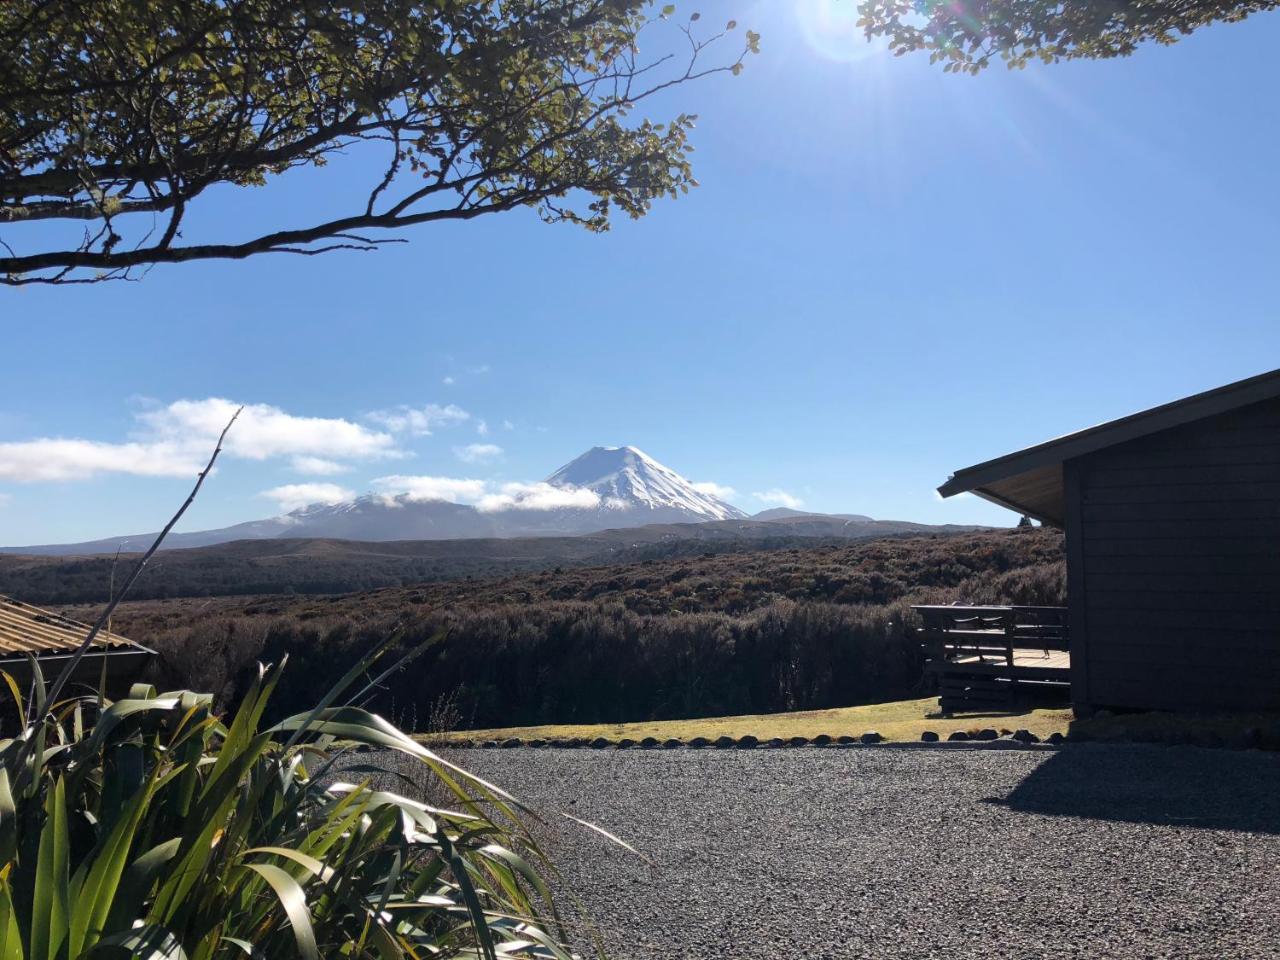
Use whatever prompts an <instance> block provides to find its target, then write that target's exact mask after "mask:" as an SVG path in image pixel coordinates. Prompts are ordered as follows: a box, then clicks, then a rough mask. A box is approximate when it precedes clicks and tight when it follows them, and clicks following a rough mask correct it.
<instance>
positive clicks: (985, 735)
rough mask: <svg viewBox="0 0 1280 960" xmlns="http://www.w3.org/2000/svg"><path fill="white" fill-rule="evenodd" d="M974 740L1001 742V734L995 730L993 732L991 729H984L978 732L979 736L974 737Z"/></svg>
mask: <svg viewBox="0 0 1280 960" xmlns="http://www.w3.org/2000/svg"><path fill="white" fill-rule="evenodd" d="M973 739H975V740H999V739H1000V734H999V733H997V732H996V731H995V730H992V729H991V728H990V727H984V728H983V729H981V730H979V731H978V732H977V734H976V735H975V736H974V738H973Z"/></svg>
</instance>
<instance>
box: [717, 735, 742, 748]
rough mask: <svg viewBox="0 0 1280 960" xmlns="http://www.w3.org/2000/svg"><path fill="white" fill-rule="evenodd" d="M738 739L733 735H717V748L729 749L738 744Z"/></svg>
mask: <svg viewBox="0 0 1280 960" xmlns="http://www.w3.org/2000/svg"><path fill="white" fill-rule="evenodd" d="M737 744H738V741H737V740H735V739H733V737H716V749H717V750H728V749H729V748H730V747H733V746H737Z"/></svg>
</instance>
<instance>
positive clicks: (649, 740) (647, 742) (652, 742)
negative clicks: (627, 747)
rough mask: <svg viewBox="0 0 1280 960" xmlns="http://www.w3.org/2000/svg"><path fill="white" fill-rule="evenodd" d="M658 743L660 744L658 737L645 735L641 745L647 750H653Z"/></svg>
mask: <svg viewBox="0 0 1280 960" xmlns="http://www.w3.org/2000/svg"><path fill="white" fill-rule="evenodd" d="M658 745H659V744H658V738H657V737H645V738H644V739H643V740H641V741H640V746H641V747H642V748H643V749H645V750H652V749H653V748H654V747H656V746H658Z"/></svg>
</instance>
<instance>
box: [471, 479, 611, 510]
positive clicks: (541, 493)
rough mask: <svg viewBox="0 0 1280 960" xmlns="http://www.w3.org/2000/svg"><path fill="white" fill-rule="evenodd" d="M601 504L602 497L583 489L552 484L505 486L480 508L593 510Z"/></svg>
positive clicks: (484, 497) (479, 505)
mask: <svg viewBox="0 0 1280 960" xmlns="http://www.w3.org/2000/svg"><path fill="white" fill-rule="evenodd" d="M599 505H600V496H599V495H598V494H597V493H596V492H595V491H593V490H587V489H585V488H583V487H553V486H552V485H551V484H549V483H504V484H503V485H502V486H501V488H500V489H499V490H498V491H497V492H495V493H489V494H486V495H485V496H483V497H481V498H480V502H479V503H477V504H476V508H477V509H479V510H481V511H483V512H485V513H491V512H493V511H495V510H555V509H558V508H560V507H585V508H588V509H589V508H592V507H598V506H599Z"/></svg>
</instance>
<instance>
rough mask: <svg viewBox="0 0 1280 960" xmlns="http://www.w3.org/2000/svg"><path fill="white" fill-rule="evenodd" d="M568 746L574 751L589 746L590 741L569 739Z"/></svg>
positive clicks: (580, 738) (577, 738)
mask: <svg viewBox="0 0 1280 960" xmlns="http://www.w3.org/2000/svg"><path fill="white" fill-rule="evenodd" d="M568 746H570V747H573V748H574V749H575V750H576V749H580V748H582V747H589V746H591V741H590V740H588V739H587V738H586V737H570V738H569V743H568Z"/></svg>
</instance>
